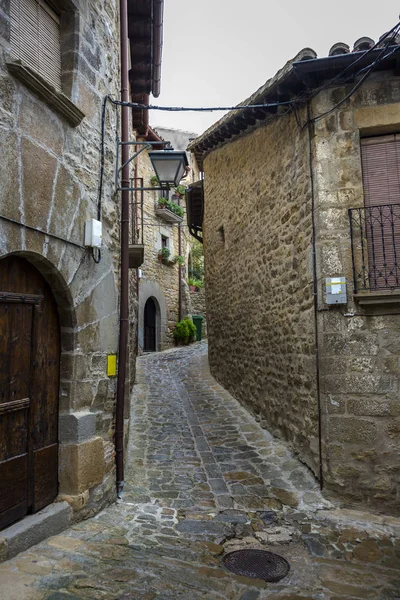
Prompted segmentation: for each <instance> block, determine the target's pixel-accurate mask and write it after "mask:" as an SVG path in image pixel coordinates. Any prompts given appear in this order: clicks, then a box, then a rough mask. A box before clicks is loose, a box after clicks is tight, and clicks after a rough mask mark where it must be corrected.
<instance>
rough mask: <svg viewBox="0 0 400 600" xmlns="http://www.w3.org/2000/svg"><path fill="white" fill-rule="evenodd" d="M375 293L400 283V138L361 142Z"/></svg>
mask: <svg viewBox="0 0 400 600" xmlns="http://www.w3.org/2000/svg"><path fill="white" fill-rule="evenodd" d="M361 159H362V169H363V184H364V204H365V207H366V215H365V227H366V237H367V246H368V272H369V279H370V287H371V289H379V288H390V287H398V285H399V280H400V135H385V136H379V137H375V138H365V139H363V140H361Z"/></svg>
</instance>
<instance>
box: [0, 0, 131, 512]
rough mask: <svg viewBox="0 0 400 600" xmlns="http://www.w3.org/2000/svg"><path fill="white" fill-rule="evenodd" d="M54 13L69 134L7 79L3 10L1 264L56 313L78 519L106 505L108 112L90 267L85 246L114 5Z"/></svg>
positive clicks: (113, 214)
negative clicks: (40, 278) (77, 120)
mask: <svg viewBox="0 0 400 600" xmlns="http://www.w3.org/2000/svg"><path fill="white" fill-rule="evenodd" d="M60 7H61V8H62V9H63V13H62V14H63V15H64V16H63V19H64V22H66V21H65V19H66V18H68V21H69V23H70V30H69V33H70V37H68V36H67V37H65V36H64V37H63V38H62V44H63V47H62V51H63V57H65V56H66V55H68V57H69V59H68V61H64V58H63V74H62V80H63V92H64V94H65V95H66V96H67V97H68V99H69V100H70V101H72V103H73V104H74V105H75V106H76V107H77V108H79V109H80V110H81V111H83V113H84V115H85V117H84V119H83V121H82V122H81V124H80V125H78V126H76V127H74V126H72V125H71V124H70V123H69V122H68V121H67V120H66V119H65V118H64V117H63V116H62V115H61V114H60V113H59V112H57V111H56V110H54V108H53V107H52V105H51V103H50V101H49V100H48V99H39V97H38V96H37V95H36V93H35V92H34V91H32V90H31V88H30V87H29V86H28V85H27V83H26V82H25V81H21V80H20V79H17V78H16V77H15V76H14V75H12V74H11V72H10V70H9V68H8V67H7V63H8V62H10V60H11V59H12V57H11V54H10V41H9V36H10V18H9V3H8V2H5V3H4V2H3V3H0V25H1V27H0V155H1V157H2V163H3V165H2V169H1V175H0V215H1V216H2V217H6V218H8V219H13V220H14V221H16V223H13V222H11V221H9V220H8V221H7V220H5V219H4V218H0V256H3V255H7V254H10V253H18V254H20V255H21V256H23V257H25V258H26V259H28V260H29V261H30V262H32V264H33V265H34V266H35V267H36V268H38V269H39V270H40V271H41V273H42V274H43V275H44V276H45V278H46V279H47V281H48V282H49V283H50V286H51V288H52V291H53V293H54V295H55V298H56V301H57V304H58V309H59V314H60V322H61V344H62V356H61V380H60V406H59V409H60V426H59V436H60V461H59V464H60V477H59V480H60V499H63V498H66V499H67V500H68V501H69V502H70V503H71V505H72V506H73V507H74V509H75V510H76V511H77V512H79V514H80V515H81V516H84V515H88V514H91V513H92V512H93V511H95V510H97V509H98V508H99V507H100V506H101V505H103V504H104V503H105V502H107V501H108V500H110V499H111V498H114V497H115V471H114V412H115V396H116V378H112V377H108V376H107V355H108V354H116V352H117V349H118V294H119V291H118V289H119V260H120V258H119V214H120V209H119V204H120V198H119V197H118V196H117V197H114V195H113V194H114V190H113V174H114V161H115V127H116V115H115V109H114V108H113V107H111V106H108V108H107V112H106V137H105V173H104V175H105V176H104V186H103V198H102V221H103V248H102V258H101V262H100V263H99V264H95V262H94V261H93V259H92V257H91V253H90V251H88V250H87V249H85V248H84V247H83V241H84V223H85V221H86V220H87V219H90V218H97V208H98V198H97V191H98V186H99V168H100V140H101V138H100V131H101V130H100V127H101V107H102V101H103V98H104V96H105V95H106V94H111V95H112V96H114V97H117V96H118V93H119V91H118V90H119V16H118V15H119V5H118V2H117V1H116V0H111V1H107V2H104V3H99V2H97V1H95V0H88V1H87V2H83V1H82V2H78V1H76V0H65V1H63V2H62V3H60ZM65 53H66V54H65ZM21 224H26V225H28V226H29V227H30V228H31V229H27V228H25V227H23V226H22V225H21ZM46 232H48V233H50V234H53V235H54V236H58V238H55V237H49V236H48V235H46V234H45V233H46ZM70 242H73V243H74V244H75V245H72V244H71V243H70ZM0 266H1V262H0ZM132 351H133V352H134V347H133V348H132ZM130 364H131V367H133V365H134V361H132V359H131V361H130ZM131 375H133V373H131ZM128 387H129V386H128ZM77 499H78V500H77Z"/></svg>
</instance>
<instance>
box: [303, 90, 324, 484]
mask: <svg viewBox="0 0 400 600" xmlns="http://www.w3.org/2000/svg"><path fill="white" fill-rule="evenodd" d="M307 124H308V156H309V173H310V188H311V219H312V267H313V295H314V331H315V338H314V339H315V369H316V385H317V406H318V454H319V485H320V488H321V490H322V489H323V487H324V473H323V458H322V410H321V384H320V369H319V360H320V356H319V336H318V310H319V309H318V272H317V248H316V246H317V242H316V226H315V187H314V173H313V148H312V120H311V107H310V101H307Z"/></svg>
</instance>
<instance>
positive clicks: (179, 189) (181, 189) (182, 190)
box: [175, 185, 186, 198]
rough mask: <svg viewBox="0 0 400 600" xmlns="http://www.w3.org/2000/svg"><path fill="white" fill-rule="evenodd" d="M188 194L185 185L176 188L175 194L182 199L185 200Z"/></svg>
mask: <svg viewBox="0 0 400 600" xmlns="http://www.w3.org/2000/svg"><path fill="white" fill-rule="evenodd" d="M185 193H186V188H185V186H184V185H177V186H176V188H175V194H177V195H178V196H179V197H180V198H183V196H184V195H185Z"/></svg>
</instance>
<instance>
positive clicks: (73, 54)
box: [6, 0, 85, 127]
mask: <svg viewBox="0 0 400 600" xmlns="http://www.w3.org/2000/svg"><path fill="white" fill-rule="evenodd" d="M79 1H80V0H52V4H53V5H54V7H55V8H56V9H57V11H58V12H59V14H60V42H61V48H60V52H61V88H62V91H61V92H59V91H57V90H56V89H55V88H54V87H53V86H52V85H51V84H50V83H49V82H48V81H46V79H44V78H43V77H42V76H41V75H39V74H38V73H36V72H35V71H34V70H33V69H32V68H31V67H29V66H28V65H26V64H24V63H23V62H22V61H21V60H13V59H12V57H11V53H10V54H9V58H8V60H7V62H6V64H7V67H8V70H9V72H10V73H11V74H12V75H14V77H16V78H17V79H19V80H20V81H22V83H24V84H25V85H26V87H28V88H29V89H30V90H32V91H33V92H34V93H35V94H36V95H37V96H39V98H41V99H42V100H43V101H44V102H46V104H48V105H49V106H51V107H52V108H53V109H54V110H55V111H56V112H57V113H59V114H60V115H62V116H63V117H64V118H65V119H66V120H67V121H68V122H69V124H70V125H72V127H77V126H78V125H79V124H80V123H81V122H82V120H83V118H84V117H85V114H84V113H83V112H82V111H81V110H80V109H79V108H78V107H77V106H76V105H75V104H74V103H73V102H72V100H71V96H72V91H73V86H74V79H75V75H76V73H77V70H78V64H79V30H80V10H79ZM10 25H11V17H10V15H9V21H8V27H7V28H6V34H7V40H8V41H10Z"/></svg>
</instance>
